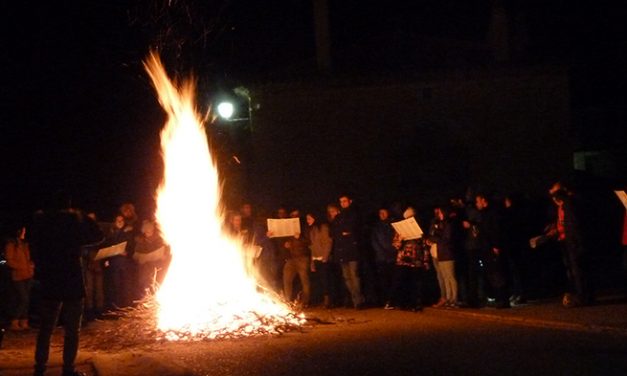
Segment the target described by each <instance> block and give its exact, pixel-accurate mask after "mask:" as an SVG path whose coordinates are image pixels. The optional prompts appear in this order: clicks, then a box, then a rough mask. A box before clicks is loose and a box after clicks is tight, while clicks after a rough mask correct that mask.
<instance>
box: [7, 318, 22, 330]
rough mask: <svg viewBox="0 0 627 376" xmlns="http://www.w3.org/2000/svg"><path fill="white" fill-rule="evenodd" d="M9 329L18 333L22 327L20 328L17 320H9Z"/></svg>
mask: <svg viewBox="0 0 627 376" xmlns="http://www.w3.org/2000/svg"><path fill="white" fill-rule="evenodd" d="M9 329H10V330H14V331H19V330H22V327H21V326H20V322H19V321H18V320H11V326H10V327H9Z"/></svg>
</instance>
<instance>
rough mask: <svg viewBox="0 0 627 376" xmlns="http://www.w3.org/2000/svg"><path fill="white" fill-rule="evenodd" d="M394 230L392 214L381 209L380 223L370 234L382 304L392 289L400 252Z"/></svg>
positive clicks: (378, 293)
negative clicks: (394, 242) (396, 244)
mask: <svg viewBox="0 0 627 376" xmlns="http://www.w3.org/2000/svg"><path fill="white" fill-rule="evenodd" d="M394 234H395V231H394V228H393V227H392V225H391V223H390V212H389V210H388V209H386V208H380V209H379V221H378V222H377V223H376V224H375V225H374V228H373V229H372V232H371V234H370V244H371V245H372V248H373V249H374V252H375V257H376V265H377V281H378V283H377V290H378V291H377V295H378V298H379V300H380V303H385V300H386V297H387V296H389V294H390V291H391V289H392V278H393V276H394V265H395V264H396V255H397V253H398V250H397V249H396V248H394V245H393V244H392V241H393V240H394Z"/></svg>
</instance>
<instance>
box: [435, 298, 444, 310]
mask: <svg viewBox="0 0 627 376" xmlns="http://www.w3.org/2000/svg"><path fill="white" fill-rule="evenodd" d="M444 305H446V299H444V298H440V300H438V302H437V303H435V304H434V305H432V307H433V308H442V307H444Z"/></svg>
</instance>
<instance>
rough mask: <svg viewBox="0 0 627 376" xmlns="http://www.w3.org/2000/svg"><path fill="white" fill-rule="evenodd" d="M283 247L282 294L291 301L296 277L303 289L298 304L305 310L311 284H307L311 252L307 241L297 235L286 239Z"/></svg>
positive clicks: (307, 304)
mask: <svg viewBox="0 0 627 376" xmlns="http://www.w3.org/2000/svg"><path fill="white" fill-rule="evenodd" d="M283 246H284V248H285V249H287V251H288V254H287V257H286V260H285V265H284V266H283V293H284V295H285V299H286V300H287V301H292V298H293V296H292V291H293V286H294V279H295V278H296V276H297V275H298V278H299V279H300V284H301V286H302V288H303V294H302V296H301V300H300V303H301V305H302V307H303V308H307V307H308V306H309V299H310V297H311V284H310V283H309V268H310V266H311V251H310V250H309V247H308V246H309V240H308V239H307V238H306V237H304V236H301V234H300V233H297V234H294V236H293V237H290V238H287V240H285V244H284V245H283Z"/></svg>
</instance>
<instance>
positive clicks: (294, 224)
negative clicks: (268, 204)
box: [268, 218, 300, 238]
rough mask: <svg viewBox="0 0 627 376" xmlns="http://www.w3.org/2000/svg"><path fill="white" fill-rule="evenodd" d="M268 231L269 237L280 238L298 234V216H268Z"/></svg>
mask: <svg viewBox="0 0 627 376" xmlns="http://www.w3.org/2000/svg"><path fill="white" fill-rule="evenodd" d="M268 232H270V233H272V236H270V237H271V238H282V237H287V236H294V235H296V234H300V220H299V219H298V218H286V219H274V218H268Z"/></svg>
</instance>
